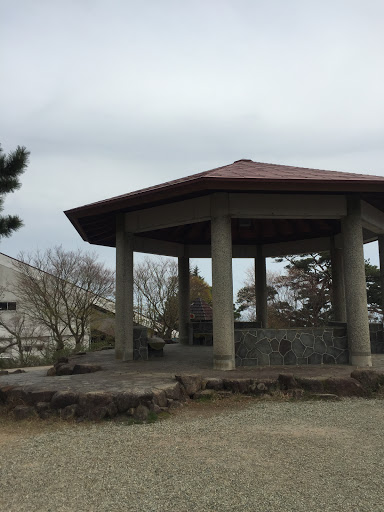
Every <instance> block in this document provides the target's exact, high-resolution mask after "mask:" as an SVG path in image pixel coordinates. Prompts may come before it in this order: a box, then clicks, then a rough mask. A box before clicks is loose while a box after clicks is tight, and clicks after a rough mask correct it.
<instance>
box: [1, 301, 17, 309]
mask: <svg viewBox="0 0 384 512" xmlns="http://www.w3.org/2000/svg"><path fill="white" fill-rule="evenodd" d="M0 311H16V302H0Z"/></svg>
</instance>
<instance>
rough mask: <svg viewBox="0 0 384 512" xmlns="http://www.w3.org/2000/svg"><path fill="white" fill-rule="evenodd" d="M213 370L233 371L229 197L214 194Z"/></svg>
mask: <svg viewBox="0 0 384 512" xmlns="http://www.w3.org/2000/svg"><path fill="white" fill-rule="evenodd" d="M211 209H212V211H211V251H212V302H213V368H214V369H216V370H233V369H234V368H235V340H234V318H233V284H232V232H231V218H230V216H229V208H228V194H225V193H223V194H221V193H218V194H214V195H213V196H212V203H211Z"/></svg>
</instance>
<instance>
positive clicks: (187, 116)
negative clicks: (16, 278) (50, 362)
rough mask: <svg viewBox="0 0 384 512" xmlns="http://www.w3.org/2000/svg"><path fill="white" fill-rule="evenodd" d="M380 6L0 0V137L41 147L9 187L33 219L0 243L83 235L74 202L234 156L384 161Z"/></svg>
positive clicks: (6, 143)
mask: <svg viewBox="0 0 384 512" xmlns="http://www.w3.org/2000/svg"><path fill="white" fill-rule="evenodd" d="M383 15H384V4H383V3H382V2H381V1H374V0H368V1H366V2H364V3H363V2H361V1H357V0H340V1H338V2H334V1H331V0H325V1H323V2H307V1H304V0H302V1H295V0H292V1H290V2H286V1H285V0H272V1H270V2H254V1H251V0H247V1H246V0H236V1H235V0H227V1H225V0H210V1H207V0H204V1H203V0H200V1H199V0H198V1H195V2H179V1H176V0H174V1H170V0H164V1H162V2H158V1H157V0H156V1H155V0H151V1H146V2H134V1H117V0H115V1H109V2H106V1H95V0H92V1H90V0H87V1H85V0H82V1H67V2H48V1H45V0H40V1H35V2H29V1H27V0H16V1H12V2H10V1H8V2H7V1H5V2H3V3H2V17H1V21H0V24H1V26H0V45H1V48H5V51H3V53H2V55H1V57H0V59H1V67H0V69H1V80H0V93H1V94H0V107H1V113H2V115H1V118H0V133H1V135H0V140H1V143H2V144H3V147H4V149H5V150H6V151H8V150H11V149H12V148H14V147H15V146H16V145H17V144H24V145H26V146H27V147H28V149H30V150H31V153H32V154H31V164H30V167H29V169H28V171H27V173H26V174H25V176H24V177H23V187H22V189H21V190H20V191H18V192H16V193H15V194H13V195H12V196H10V197H9V198H7V201H6V208H7V209H8V211H9V212H10V213H13V212H17V213H20V215H21V216H22V217H23V218H24V219H25V227H24V228H23V229H22V230H20V232H18V233H17V234H15V235H14V236H13V237H12V238H11V239H9V240H5V241H3V242H2V245H1V250H2V251H4V252H8V253H9V254H11V255H15V254H16V253H17V252H18V251H19V250H28V249H29V248H34V247H35V246H37V245H39V246H41V247H44V246H49V245H53V244H54V243H58V242H60V241H62V242H63V243H65V245H66V246H68V247H71V246H78V245H79V246H82V245H83V243H82V241H81V239H80V238H79V237H78V235H77V233H76V232H75V230H74V229H73V228H72V226H71V225H70V224H69V222H68V221H67V219H66V218H65V216H64V215H63V213H62V211H63V210H65V209H68V208H71V207H75V206H79V205H81V204H85V203H89V202H92V201H96V200H99V199H103V198H105V197H110V196H113V195H117V194H121V193H124V192H128V191H130V190H135V189H138V188H142V187H145V186H149V185H153V184H155V183H159V182H163V181H167V180H169V179H173V178H177V177H181V176H183V175H186V174H191V173H194V172H199V171H202V170H206V169H209V168H213V167H216V166H219V165H224V164H226V163H231V162H232V161H234V160H236V159H238V158H252V159H253V160H256V161H266V162H274V163H282V164H291V165H303V166H308V167H318V168H325V169H337V170H345V171H354V172H367V173H372V174H379V175H384V145H383V133H384V121H383V120H384V96H383V94H382V83H383V81H384V69H383V66H382V52H383V47H384V33H383V31H382V19H383ZM100 251H101V252H100V254H101V255H102V257H103V258H106V260H107V261H108V262H109V263H110V264H111V265H112V264H113V257H114V256H113V251H111V250H108V249H106V250H103V249H100ZM370 251H371V253H372V255H371V258H372V260H375V258H376V250H375V249H371V250H370ZM368 252H369V251H368ZM375 261H376V260H375Z"/></svg>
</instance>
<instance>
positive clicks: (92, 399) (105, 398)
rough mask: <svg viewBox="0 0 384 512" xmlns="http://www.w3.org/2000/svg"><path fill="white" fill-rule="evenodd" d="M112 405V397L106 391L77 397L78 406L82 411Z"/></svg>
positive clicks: (92, 392)
mask: <svg viewBox="0 0 384 512" xmlns="http://www.w3.org/2000/svg"><path fill="white" fill-rule="evenodd" d="M111 403H113V396H112V394H111V393H108V392H106V391H91V392H90V393H84V394H83V395H81V396H80V397H79V406H80V407H81V408H82V409H97V408H100V407H106V406H107V405H109V404H111Z"/></svg>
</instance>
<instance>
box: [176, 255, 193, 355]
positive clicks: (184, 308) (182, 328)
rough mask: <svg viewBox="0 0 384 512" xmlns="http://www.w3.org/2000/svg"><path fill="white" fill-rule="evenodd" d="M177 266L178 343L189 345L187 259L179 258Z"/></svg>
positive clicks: (184, 257)
mask: <svg viewBox="0 0 384 512" xmlns="http://www.w3.org/2000/svg"><path fill="white" fill-rule="evenodd" d="M178 264H179V341H180V343H182V344H183V345H188V343H189V329H188V324H189V319H190V298H189V293H190V290H189V288H190V286H189V258H187V257H186V256H181V257H180V258H179V261H178Z"/></svg>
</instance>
